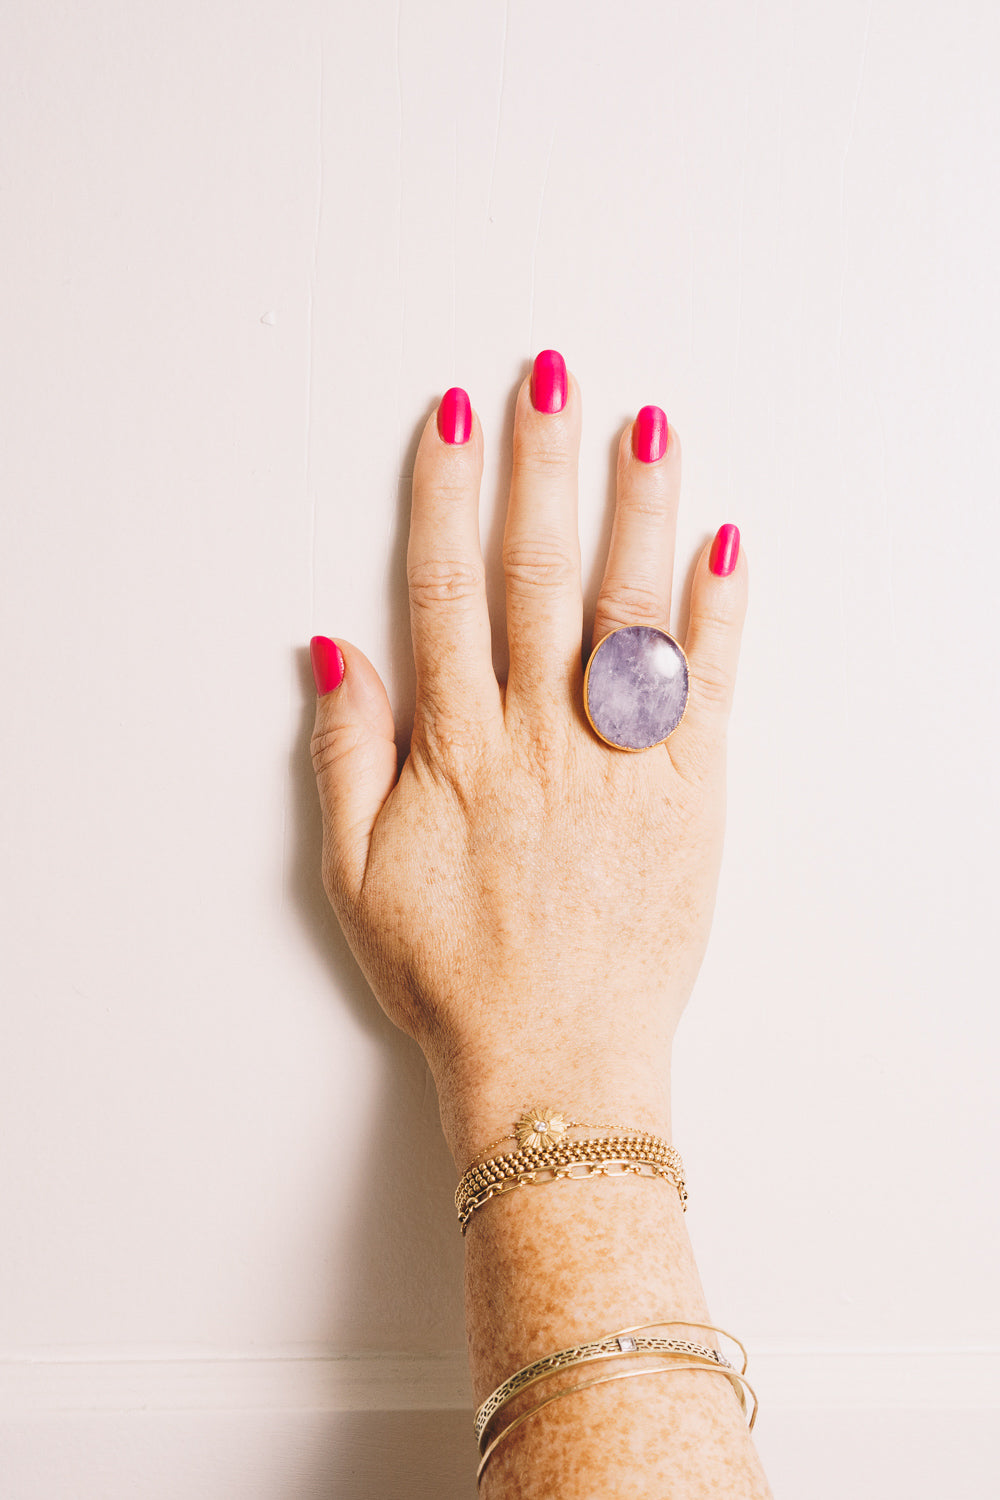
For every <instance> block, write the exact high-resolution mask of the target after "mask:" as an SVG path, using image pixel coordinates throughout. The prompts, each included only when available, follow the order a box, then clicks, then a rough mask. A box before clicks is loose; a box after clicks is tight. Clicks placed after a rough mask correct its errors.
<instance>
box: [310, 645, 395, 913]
mask: <svg viewBox="0 0 1000 1500" xmlns="http://www.w3.org/2000/svg"><path fill="white" fill-rule="evenodd" d="M309 655H310V657H311V659H312V668H313V677H314V678H315V680H316V692H317V693H318V694H319V698H318V701H317V703H316V723H315V725H314V727H313V733H312V741H311V746H310V748H311V750H312V762H313V769H314V771H315V772H316V784H317V786H318V788H319V802H320V808H321V809H322V813H323V884H324V886H325V888H326V892H327V895H328V896H329V897H330V899H331V901H334V902H335V903H339V902H340V901H343V900H345V899H347V900H354V899H356V898H357V896H358V894H359V893H360V890H361V884H362V881H363V880H364V874H365V868H366V866H367V863H368V849H369V845H370V843H371V836H372V829H373V828H374V827H375V822H376V819H377V818H378V815H379V813H380V812H381V810H382V808H383V806H384V804H385V800H386V798H387V797H388V795H389V793H390V792H391V791H392V789H393V787H394V786H395V784H396V740H395V728H394V725H393V722H392V709H391V708H390V707H389V699H388V696H387V695H386V691H385V688H384V687H383V685H382V679H381V678H380V677H379V675H378V673H377V672H376V670H375V668H374V667H373V666H372V664H371V662H370V661H369V660H368V658H367V657H366V656H363V655H362V653H361V652H360V651H358V650H357V649H356V648H355V647H354V646H350V645H348V644H347V642H346V641H340V642H337V641H332V640H330V639H328V637H327V636H325V635H314V636H313V638H312V641H311V642H310V646H309Z"/></svg>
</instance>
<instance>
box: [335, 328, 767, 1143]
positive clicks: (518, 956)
mask: <svg viewBox="0 0 1000 1500" xmlns="http://www.w3.org/2000/svg"><path fill="white" fill-rule="evenodd" d="M532 391H534V394H535V399H537V400H538V402H539V405H540V406H542V407H543V408H546V409H543V410H536V409H535V406H534V405H533V401H532ZM561 396H563V397H564V399H565V405H564V406H563V408H562V409H561V410H558V409H555V410H553V409H552V408H553V407H558V403H559V400H560V397H561ZM463 398H464V393H454V392H449V394H448V396H447V397H446V398H445V399H444V401H443V402H442V404H441V407H440V408H439V410H438V412H437V413H436V414H435V415H434V416H432V417H431V418H429V419H428V422H427V424H426V426H425V428H424V431H423V435H422V437H421V440H420V445H419V448H418V451H417V456H416V463H415V466H414V474H413V508H412V517H411V524H410V539H409V548H408V554H407V573H408V580H409V589H410V607H411V621H412V634H413V651H414V658H415V666H416V678H417V698H416V711H415V722H414V727H413V736H412V742H411V749H410V753H409V756H408V757H407V759H406V761H405V763H404V765H403V767H402V770H401V772H400V773H399V774H398V777H397V755H396V747H395V741H394V727H393V719H392V712H391V709H390V706H389V701H388V698H387V696H386V692H385V688H384V686H383V684H382V682H381V680H380V679H379V677H378V675H377V673H376V672H375V669H374V668H373V667H372V665H371V663H370V662H369V661H368V660H367V659H366V657H364V656H363V655H362V654H361V652H360V651H358V650H357V649H356V648H355V647H354V646H351V645H349V644H348V643H347V642H345V641H339V642H337V647H336V648H334V647H332V646H331V645H329V643H328V644H327V645H326V646H325V647H324V645H323V643H322V640H319V641H318V643H314V661H315V660H316V657H317V654H318V656H319V657H320V658H322V655H323V652H324V650H325V651H326V652H327V654H328V656H329V657H331V658H332V660H333V662H334V677H336V675H337V672H338V671H342V680H341V681H340V682H339V685H337V686H336V687H335V689H334V690H331V691H324V689H326V688H328V687H329V686H330V680H331V679H329V678H325V679H324V678H322V677H320V678H319V679H318V687H319V689H320V691H321V694H322V695H321V696H320V698H319V701H318V704H317V711H316V726H315V731H314V734H313V739H312V754H313V763H314V766H315V770H316V775H317V779H318V785H319V794H320V802H321V805H322V811H323V826H324V839H323V881H324V886H325V889H326V891H327V894H328V896H329V898H330V901H331V903H332V904H333V907H334V909H335V911H336V913H337V916H338V917H339V919H340V922H341V924H342V926H343V928H344V932H345V933H346V935H347V939H348V941H349V943H350V945H351V948H352V950H353V952H354V954H355V956H356V958H357V960H358V963H359V964H360V965H361V968H362V970H363V971H364V973H365V976H366V978H367V979H368V982H369V983H370V985H371V987H372V989H373V991H374V993H375V995H376V996H377V998H378V999H379V1001H380V1002H381V1004H382V1006H383V1008H384V1009H385V1011H386V1013H387V1014H388V1015H389V1016H390V1018H391V1019H392V1020H393V1021H394V1022H395V1023H396V1025H398V1026H400V1027H402V1029H403V1030H404V1031H406V1032H408V1033H409V1034H410V1035H411V1036H413V1037H415V1038H416V1040H417V1042H418V1043H419V1044H420V1046H421V1047H422V1049H423V1051H424V1053H425V1055H426V1057H427V1059H428V1062H429V1064H430V1067H431V1070H432V1072H433V1074H434V1078H435V1082H436V1084H437V1087H438V1094H439V1099H440V1104H441V1115H442V1123H443V1125H444V1128H445V1134H446V1136H447V1138H448V1142H449V1145H450V1146H451V1148H452V1151H453V1153H454V1154H455V1158H456V1162H457V1164H458V1166H459V1167H460V1168H464V1167H465V1166H466V1165H467V1163H468V1160H469V1159H470V1158H471V1157H472V1156H473V1154H474V1153H475V1152H476V1151H477V1150H478V1149H479V1148H481V1147H482V1146H483V1145H485V1144H486V1143H488V1142H489V1141H491V1140H492V1139H493V1138H494V1137H496V1136H497V1135H499V1134H503V1133H504V1129H505V1127H506V1126H508V1125H509V1124H510V1122H511V1121H513V1120H514V1119H515V1118H516V1117H517V1115H518V1114H519V1113H520V1111H521V1110H522V1108H525V1107H528V1106H533V1107H544V1106H546V1105H550V1104H551V1105H553V1106H561V1107H562V1108H563V1110H564V1112H566V1113H568V1114H571V1115H572V1116H573V1117H574V1118H577V1119H582V1120H586V1121H589V1122H596V1123H604V1122H608V1123H619V1122H621V1123H625V1124H635V1125H637V1126H644V1127H646V1128H650V1129H654V1130H657V1131H658V1132H659V1133H661V1134H664V1135H668V1136H669V1130H670V1122H669V1068H670V1053H671V1043H672V1039H673V1035H674V1031H675V1029H676V1026H677V1022H678V1020H679V1018H680V1015H681V1012H682V1010H683V1007H684V1005H685V1003H686V1001H687V998H688V996H689V994H690V992H691V988H692V985H693V983H694V979H695V976H696V974H697V971H698V968H699V966H700V963H701V959H702V955H703V952H704V949H705V944H706V941H707V938H708V931H709V925H710V922H711V914H712V908H713V905H714V900H715V888H716V881H717V876H718V867H719V860H720V855H721V849H722V835H723V822H724V801H725V733H726V723H727V718H728V712H729V706H730V702H731V698H732V691H733V683H734V677H735V672H736V663H737V656H738V651H739V641H740V632H741V628H742V621H743V615H744V612H745V608H746V594H747V569H746V562H745V559H744V558H743V557H742V556H738V560H737V561H736V563H735V567H733V566H732V562H733V556H732V553H733V545H734V543H735V545H736V547H737V548H738V534H736V533H735V528H733V527H726V528H723V531H722V532H721V533H720V534H719V537H717V539H716V544H715V547H714V551H713V552H712V554H711V555H712V559H713V561H714V562H715V570H713V568H712V567H710V548H709V547H707V546H706V548H705V549H704V551H703V553H702V555H701V557H700V559H699V561H698V564H697V569H696V572H695V576H694V581H693V586H692V593H691V618H690V624H689V629H688V633H687V639H686V641H685V643H684V644H685V649H686V652H687V655H688V661H689V668H690V694H689V700H688V707H687V711H686V714H685V716H684V719H683V721H682V723H681V724H680V726H679V727H678V728H677V729H676V730H675V731H674V733H673V734H672V735H671V736H670V738H669V739H668V740H667V741H666V743H665V744H663V745H659V746H656V747H654V748H653V749H651V750H647V751H644V752H641V753H638V754H629V753H627V752H625V751H621V750H615V749H612V748H610V747H609V746H607V745H606V744H604V743H603V742H602V741H601V740H600V739H598V737H597V736H596V735H595V733H594V731H593V730H592V729H591V727H590V725H589V723H588V722H587V718H586V716H585V713H584V710H583V658H582V650H581V648H582V637H583V600H582V590H581V574H580V549H579V538H578V531H577V519H576V513H577V457H578V452H579V443H580V423H581V403H580V393H579V388H578V386H577V383H576V381H575V380H574V379H573V378H572V376H567V374H566V372H565V366H564V365H563V364H562V361H561V358H560V356H558V355H554V354H553V353H552V351H547V352H546V354H544V355H541V356H539V358H538V360H537V361H536V364H535V368H534V370H533V372H532V376H531V378H530V380H527V379H526V380H525V381H524V383H523V385H522V386H521V389H520V391H519V393H518V399H517V410H516V415H515V425H514V462H513V472H512V477H511V488H510V497H509V503H508V510H507V519H506V528H505V533H504V546H503V562H504V571H505V578H506V596H507V631H508V640H509V647H510V670H509V674H508V679H507V682H506V684H505V685H501V684H500V683H498V681H497V678H496V675H495V673H494V670H493V666H492V656H491V635H490V620H489V614H488V610H487V603H486V591H485V585H484V569H483V561H482V555H481V551H480V543H479V534H478V511H479V486H480V481H481V477H482V469H483V433H482V428H481V427H480V424H479V420H478V418H477V417H476V416H475V415H474V414H473V413H472V412H471V409H470V408H469V407H468V405H467V398H465V399H463ZM456 413H457V417H458V430H457V431H455V430H454V429H453V428H452V427H451V426H450V425H449V424H450V423H452V422H453V419H454V418H455V416H456ZM463 418H464V421H465V423H466V424H467V426H466V427H465V429H464V431H463V425H462V424H463ZM661 419H662V413H659V414H658V413H657V411H656V409H655V408H644V409H643V412H642V413H640V417H639V418H638V419H637V421H636V422H635V423H632V424H630V425H629V427H628V428H627V429H626V430H625V431H624V432H623V434H622V437H621V442H620V445H619V455H618V490H617V505H616V511H615V520H614V528H613V533H612V538H611V545H610V550H609V554H608V561H607V567H606V570H605V574H604V579H603V583H602V586H601V590H600V595H599V598H598V603H597V613H596V619H595V622H594V632H593V643H594V644H596V643H597V641H599V640H600V639H601V638H602V637H603V636H605V635H606V634H607V633H608V632H609V631H610V630H613V629H615V628H617V627H619V626H622V625H635V624H657V625H660V626H662V627H663V628H669V621H670V593H671V578H672V573H673V553H674V532H675V521H676V512H677V504H678V497H679V490H680V472H681V454H680V445H679V442H678V439H677V434H676V432H675V431H673V429H670V431H669V437H668V440H667V443H666V448H665V451H662V453H660V454H659V455H658V453H657V447H658V446H659V447H660V448H662V437H663V429H664V428H665V425H666V424H665V421H662V420H661ZM442 432H443V434H444V435H442ZM657 434H659V441H657ZM450 437H457V438H458V441H446V438H450ZM463 437H465V438H466V440H465V441H462V438H463ZM640 455H642V456H640ZM644 459H646V460H649V461H644ZM727 566H728V567H729V568H730V571H728V572H726V568H727ZM338 650H339V653H340V655H339V658H338V656H337V651H338Z"/></svg>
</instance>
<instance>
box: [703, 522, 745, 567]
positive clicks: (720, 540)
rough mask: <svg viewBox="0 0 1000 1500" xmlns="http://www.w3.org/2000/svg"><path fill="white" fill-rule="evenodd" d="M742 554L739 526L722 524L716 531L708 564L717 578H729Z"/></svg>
mask: <svg viewBox="0 0 1000 1500" xmlns="http://www.w3.org/2000/svg"><path fill="white" fill-rule="evenodd" d="M739 556H740V530H739V527H738V526H730V525H726V526H720V527H719V529H718V531H717V532H716V533H715V541H714V542H713V543H712V550H711V552H710V553H709V554H708V566H709V567H710V568H711V570H712V572H713V573H714V574H715V576H716V577H717V578H728V577H729V575H730V573H731V572H732V571H733V569H734V568H735V566H736V564H737V562H738V561H739Z"/></svg>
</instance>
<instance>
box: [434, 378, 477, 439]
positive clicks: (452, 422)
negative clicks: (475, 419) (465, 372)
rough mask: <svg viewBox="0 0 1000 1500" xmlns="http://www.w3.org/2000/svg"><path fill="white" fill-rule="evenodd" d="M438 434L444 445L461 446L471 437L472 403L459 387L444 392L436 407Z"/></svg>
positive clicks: (454, 386)
mask: <svg viewBox="0 0 1000 1500" xmlns="http://www.w3.org/2000/svg"><path fill="white" fill-rule="evenodd" d="M438 432H439V433H440V435H441V437H442V439H443V440H444V442H446V443H451V444H452V445H461V444H462V443H467V442H468V441H469V438H470V437H471V436H472V402H471V401H470V400H469V397H468V394H467V393H466V392H465V391H463V390H462V387H461V386H460V385H453V386H452V388H451V390H450V391H445V393H444V395H443V396H442V397H441V405H440V406H439V407H438Z"/></svg>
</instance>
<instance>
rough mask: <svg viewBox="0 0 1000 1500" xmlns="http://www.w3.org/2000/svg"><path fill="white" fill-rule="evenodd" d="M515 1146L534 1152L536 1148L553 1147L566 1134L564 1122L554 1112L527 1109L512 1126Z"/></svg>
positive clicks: (560, 1116)
mask: <svg viewBox="0 0 1000 1500" xmlns="http://www.w3.org/2000/svg"><path fill="white" fill-rule="evenodd" d="M514 1134H515V1136H516V1137H517V1144H518V1145H519V1146H520V1147H521V1148H522V1150H523V1149H524V1147H528V1148H529V1149H531V1150H534V1149H535V1148H537V1147H538V1146H554V1145H555V1144H556V1142H557V1141H558V1140H559V1139H560V1138H561V1137H562V1136H564V1135H565V1134H566V1121H565V1119H564V1118H563V1116H562V1115H560V1114H557V1113H556V1112H555V1111H554V1110H551V1109H546V1110H545V1111H544V1112H543V1111H542V1110H540V1109H529V1110H527V1111H526V1112H525V1113H524V1114H523V1115H522V1116H521V1118H520V1119H519V1120H518V1122H517V1124H516V1125H515V1126H514Z"/></svg>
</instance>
